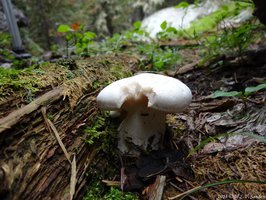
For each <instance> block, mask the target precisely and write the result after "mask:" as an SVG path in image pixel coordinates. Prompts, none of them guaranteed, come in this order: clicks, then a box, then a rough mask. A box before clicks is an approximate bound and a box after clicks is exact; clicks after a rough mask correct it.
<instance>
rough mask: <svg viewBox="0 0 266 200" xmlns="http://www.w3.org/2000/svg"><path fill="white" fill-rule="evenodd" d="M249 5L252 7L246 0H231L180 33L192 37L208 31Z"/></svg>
mask: <svg viewBox="0 0 266 200" xmlns="http://www.w3.org/2000/svg"><path fill="white" fill-rule="evenodd" d="M249 7H250V8H251V7H252V4H250V3H246V2H231V3H230V4H228V5H224V6H222V7H221V8H219V9H218V10H216V11H215V12H213V13H211V14H210V15H208V16H205V17H202V18H200V19H198V20H196V21H194V22H192V23H191V25H190V27H189V28H188V29H185V30H181V31H179V32H178V34H179V35H182V36H189V37H192V36H195V35H196V36H197V35H199V34H202V33H204V32H206V31H211V30H212V29H213V28H215V27H216V26H217V24H218V23H220V22H221V21H222V20H224V19H225V18H228V17H233V16H236V15H238V14H239V13H240V11H242V10H244V9H246V8H249Z"/></svg>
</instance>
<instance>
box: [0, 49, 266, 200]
mask: <svg viewBox="0 0 266 200" xmlns="http://www.w3.org/2000/svg"><path fill="white" fill-rule="evenodd" d="M180 53H181V54H183V55H184V60H185V61H186V62H185V63H184V65H183V66H182V67H181V68H178V69H177V70H176V71H175V70H174V71H167V72H158V73H164V74H167V75H169V76H172V77H174V78H178V79H180V80H182V81H183V82H184V83H185V84H186V85H188V86H189V88H190V89H191V91H192V94H193V100H192V103H191V104H190V106H189V108H188V109H187V110H186V111H185V112H183V113H178V114H169V115H168V116H167V127H168V128H167V132H166V135H165V141H164V148H163V150H162V151H161V152H158V151H157V152H152V153H151V154H150V155H149V156H146V157H145V156H144V157H141V158H140V160H141V159H145V160H148V161H150V163H149V164H148V166H147V165H145V164H144V165H143V164H139V163H140V162H138V161H137V162H136V163H135V162H133V161H132V160H130V159H128V158H121V160H122V161H121V162H120V156H119V153H118V151H117V150H113V149H114V148H113V147H112V148H111V146H112V145H114V144H111V145H109V147H108V151H106V149H105V151H102V150H103V149H100V151H98V149H99V146H102V145H103V143H104V139H102V135H104V134H102V132H101V133H100V134H99V135H97V134H98V132H100V131H102V129H104V130H105V128H103V127H102V125H101V124H100V128H99V127H98V128H97V127H96V126H95V127H96V128H95V129H93V128H91V129H90V130H89V131H90V132H89V133H91V134H96V135H95V136H94V135H93V136H88V132H87V133H85V132H84V127H86V126H87V125H91V127H93V124H94V123H95V122H96V119H101V118H97V115H98V114H97V113H98V112H100V111H99V109H98V108H97V106H96V102H95V96H96V95H97V93H98V92H99V90H100V88H102V87H103V86H104V85H106V84H107V83H110V82H112V81H114V80H115V79H118V78H123V77H125V76H129V75H130V73H131V72H130V71H133V72H139V71H140V69H138V64H139V61H138V58H137V57H135V56H126V55H119V54H116V55H113V56H102V57H101V56H98V57H91V58H89V59H88V60H86V59H84V60H82V61H74V62H70V63H68V62H66V63H63V64H62V63H59V64H58V63H56V64H54V63H53V64H46V65H43V66H42V67H41V68H38V69H34V70H35V71H34V73H33V74H31V73H29V74H27V73H26V72H23V73H26V74H23V73H22V74H21V75H17V74H13V75H12V77H11V80H12V79H13V80H14V77H16V78H18V79H17V80H18V81H17V82H12V81H11V82H12V84H13V85H8V84H11V82H8V81H7V82H6V83H7V84H6V85H4V84H3V85H0V86H1V87H0V89H2V93H1V95H0V97H1V98H0V100H1V101H0V106H1V107H0V117H1V119H0V122H1V123H2V122H4V123H3V124H1V123H0V125H5V126H2V127H1V126H0V128H2V130H1V129H0V130H1V132H2V133H3V134H2V135H1V137H0V144H1V145H0V158H1V160H2V161H3V162H6V163H12V162H13V161H14V163H15V164H14V163H12V165H10V168H12V167H13V168H14V169H15V167H14V166H15V165H17V163H19V162H20V161H21V160H22V157H21V155H24V156H25V159H28V160H30V163H31V164H32V163H34V164H35V162H37V161H39V160H38V156H37V157H36V156H34V155H39V153H41V154H42V155H44V156H42V159H43V160H40V163H41V164H40V165H41V166H42V167H45V166H52V165H54V166H53V168H51V169H50V168H49V170H48V172H47V173H48V174H49V173H51V174H53V170H54V168H57V167H58V166H57V164H56V163H57V162H58V158H60V162H62V163H63V162H67V160H66V159H65V156H64V155H63V153H62V151H61V150H60V146H61V145H58V144H57V142H56V140H54V139H53V138H51V137H50V134H51V127H53V126H51V127H50V128H49V126H50V125H49V123H48V125H49V126H48V125H47V120H50V121H53V123H54V124H55V127H56V128H57V129H58V130H59V135H60V137H62V141H63V143H65V144H66V149H67V150H68V151H69V154H70V155H71V156H69V157H72V156H73V155H76V156H77V160H78V161H77V166H78V167H77V177H76V178H77V180H78V181H77V183H78V186H77V188H79V189H80V190H78V189H77V193H78V192H80V194H84V188H85V187H87V188H90V187H91V186H92V182H91V177H94V175H95V174H96V173H98V176H97V178H99V177H100V178H101V180H104V181H105V182H106V181H107V183H108V184H111V185H112V184H114V185H116V186H117V185H120V187H122V188H124V189H126V190H134V191H135V190H137V191H138V192H139V193H138V194H139V197H140V198H142V199H149V200H152V199H155V198H153V195H155V196H157V197H158V196H160V195H162V190H163V191H164V193H163V199H180V198H182V197H185V196H186V195H188V197H187V198H188V199H193V200H194V199H265V198H266V183H265V180H266V173H265V166H266V145H265V143H266V142H265V137H266V106H265V98H266V93H265V87H264V88H262V89H260V88H257V89H254V88H253V89H251V92H248V91H247V88H250V87H255V86H257V85H261V84H264V83H265V74H266V60H265V58H264V55H265V50H264V49H257V50H256V51H254V50H253V51H250V52H247V53H246V54H245V55H242V56H241V57H230V58H229V57H226V56H224V57H223V56H221V57H219V58H218V60H215V62H213V63H210V64H208V65H207V66H205V67H199V65H198V62H199V61H198V60H199V56H198V54H197V52H195V51H193V50H191V49H188V50H187V51H186V50H183V51H181V52H180ZM80 63H82V64H80ZM221 63H222V64H221ZM117 66H120V67H122V68H120V67H118V68H117ZM127 73H128V74H127ZM109 75H110V77H109ZM107 77H108V78H107ZM19 84H22V85H23V84H24V86H26V87H28V88H26V90H25V88H24V89H23V88H16V87H20V85H19ZM8 87H10V88H8ZM34 87H37V88H38V87H40V88H42V89H41V90H39V91H38V92H36V91H35V92H34ZM14 88H15V89H14ZM56 88H59V89H60V91H59V92H60V93H59V95H60V96H58V97H57V96H54V97H53V98H54V99H53V101H52V102H48V101H47V100H45V101H44V102H42V104H41V105H37V107H36V108H35V110H34V112H33V113H28V112H27V113H24V116H23V117H21V118H22V119H21V121H19V120H18V121H16V123H17V124H16V123H15V125H16V126H14V123H13V124H12V125H10V124H9V121H8V120H5V119H7V118H6V117H8V116H9V114H10V113H11V114H12V112H13V111H14V112H16V110H17V109H18V108H23V107H24V106H25V105H27V104H31V103H32V102H35V101H34V100H36V99H37V97H40V96H41V95H43V94H46V93H47V91H50V90H53V91H54V90H55V89H56ZM263 89H264V90H263ZM61 90H62V91H61ZM220 90H223V91H231V92H232V91H234V93H221V92H218V93H217V91H220ZM19 91H20V92H21V93H19ZM25 91H27V92H26V93H25ZM4 92H5V93H4ZM214 94H216V97H214ZM219 95H220V97H219ZM7 96H9V97H8V98H6V97H7ZM59 97H60V98H61V97H63V98H61V100H58V99H59ZM48 100H49V99H48ZM44 104H45V105H44ZM38 106H42V107H47V110H48V111H47V116H46V113H45V112H46V111H45V112H44V110H43V109H39V107H38ZM31 112H32V111H31ZM45 116H46V117H45ZM13 118H16V116H13ZM1 120H2V121H1ZM33 121H34V123H33ZM116 124H117V122H116ZM6 125H8V126H6ZM94 125H95V124H94ZM96 125H97V126H98V125H99V124H96ZM109 125H110V124H109ZM117 125H118V124H117ZM13 126H14V127H13ZM47 126H48V128H47ZM10 127H12V129H11V130H9V128H10ZM21 127H23V128H21ZM87 128H88V127H87ZM46 129H47V130H46ZM81 129H82V130H81ZM60 130H62V132H60ZM92 131H94V132H92ZM24 136H25V138H23V137H24ZM105 136H106V135H105ZM86 137H92V140H89V142H88V139H87V140H86V139H85V138H86ZM93 137H95V138H93ZM14 138H16V139H17V140H16V141H13V139H14ZM77 138H79V139H77ZM80 138H82V139H80ZM81 140H84V141H85V140H86V144H85V142H84V143H83V141H81ZM94 140H95V141H94ZM32 141H34V144H32ZM75 142H76V143H75ZM76 144H78V145H79V147H80V148H78V147H77V146H75V145H76ZM22 145H23V146H22ZM31 145H33V146H36V148H35V147H34V148H32V146H31ZM86 145H88V146H86ZM14 147H15V148H17V149H18V148H22V147H23V148H22V150H21V151H24V150H25V152H30V154H31V155H32V156H26V154H23V153H17V152H15V151H14ZM29 147H30V149H27V148H29ZM37 147H38V148H37ZM61 148H62V147H61ZM93 148H94V149H97V153H95V152H94V151H92V152H94V153H92V152H91V151H90V150H91V149H93ZM101 148H102V147H101ZM104 148H106V147H104ZM32 149H34V151H33V150H32ZM40 149H42V151H43V152H38V151H40ZM49 149H50V150H49ZM88 149H89V150H88ZM88 151H89V153H91V155H93V157H89V156H88ZM64 153H65V152H64ZM79 153H80V154H79ZM96 154H97V155H98V156H96ZM55 155H56V156H55ZM79 155H81V156H84V158H81V157H79V158H78V156H79ZM45 156H46V157H45ZM86 156H87V157H86ZM23 159H24V157H23ZM71 160H72V159H71ZM88 160H89V161H88ZM91 160H95V161H94V162H92V161H91ZM26 161H27V160H26ZM26 161H25V160H24V161H23V162H22V164H21V165H17V166H20V167H21V169H20V170H21V171H22V170H25V169H26V168H27V167H29V164H28V163H29V162H28V163H27V162H26ZM87 161H88V163H87ZM142 161H143V160H142ZM72 162H73V161H72ZM91 163H93V164H91ZM117 163H118V164H119V167H116V168H115V169H110V168H113V166H114V164H117ZM132 163H133V164H132ZM59 164H60V163H59ZM64 164H65V163H64ZM72 164H73V163H72ZM62 165H63V164H60V166H62ZM1 166H2V165H1ZM1 166H0V167H1ZM3 166H4V165H3ZM81 166H82V167H81ZM120 168H121V171H120ZM34 169H35V168H34ZM38 169H39V168H38ZM38 169H36V170H37V171H34V173H35V174H30V175H31V176H32V177H30V175H27V173H28V172H24V173H22V174H23V176H22V175H21V174H19V172H18V174H17V179H15V178H14V177H15V175H14V177H13V178H14V181H17V183H20V182H23V177H24V179H25V180H27V183H30V182H31V183H33V182H34V184H36V185H37V186H39V187H40V188H41V189H42V190H41V189H40V190H38V188H37V189H36V191H35V190H34V189H32V191H34V192H36V194H34V193H33V192H30V191H29V194H27V193H25V191H24V190H20V192H21V193H20V194H24V195H25V197H30V196H31V194H34V195H36V196H34V197H38V198H40V199H41V197H42V195H43V194H41V191H45V189H46V190H50V189H49V187H48V186H49V184H48V183H47V184H42V185H41V184H40V182H41V181H44V182H45V181H46V176H47V177H49V175H44V171H41V170H40V171H38ZM68 169H69V168H68ZM132 169H133V170H132ZM78 170H80V171H78ZM17 171H19V170H17ZM26 171H27V170H26ZM110 172H111V173H110ZM32 173H33V172H32ZM38 173H40V174H41V176H37V175H36V174H38ZM67 173H69V171H65V172H64V173H63V175H62V174H61V177H63V178H62V180H61V179H60V180H57V181H53V182H54V183H57V184H59V185H60V183H62V182H63V183H64V184H65V185H64V187H63V189H64V191H65V190H67V189H68V185H67V180H68V179H64V178H65V177H64V176H65V174H67ZM85 173H87V177H88V178H87V179H89V180H87V182H88V185H87V186H85V182H84V181H83V180H85V179H86V178H84V177H85V175H84V174H85ZM100 173H102V175H100V176H99V174H100ZM107 173H109V174H108V175H107ZM58 174H59V175H60V172H58ZM103 174H105V175H106V176H105V175H103ZM56 176H57V174H56ZM56 176H55V175H54V176H53V177H56ZM131 176H134V178H133V179H131V178H130V177H131ZM135 176H136V177H137V179H136V178H135ZM37 177H38V178H40V181H38V179H37ZM43 177H44V178H43ZM80 177H81V178H82V181H80V179H79V178H80ZM0 178H1V177H0ZM48 179H49V178H47V180H48ZM63 179H64V180H63ZM124 179H126V180H124ZM155 179H156V180H157V181H155V182H154V180H155ZM18 180H19V181H18ZM25 180H24V182H25ZM33 180H34V181H33ZM123 180H124V181H123ZM12 181H13V180H12ZM35 182H36V183H35ZM50 184H51V187H50V188H53V189H55V190H54V191H51V193H49V195H50V194H51V195H54V193H55V191H56V187H57V186H56V185H53V183H52V182H51V183H50ZM13 185H14V184H13ZM18 185H19V184H18ZM18 185H15V186H14V187H13V186H12V187H13V189H14V188H16V187H18ZM52 186H53V187H52ZM32 187H33V185H32ZM43 187H47V188H45V189H44V188H43ZM104 187H105V186H104ZM25 188H27V187H26V186H25ZM25 188H24V189H25ZM66 188H67V189H66ZM144 188H145V189H144ZM105 189H106V187H105ZM25 190H26V191H27V189H25ZM51 190H52V189H51ZM14 191H15V190H14ZM14 191H13V192H14ZM1 192H3V191H1V190H0V194H1ZM4 192H6V191H4ZM39 192H40V194H39ZM26 194H27V195H29V196H26ZM80 194H79V195H78V196H79V198H80V197H81V195H80ZM76 197H77V196H76ZM38 198H35V199H38ZM80 199H81V198H80ZM84 199H89V198H86V197H85V198H84Z"/></svg>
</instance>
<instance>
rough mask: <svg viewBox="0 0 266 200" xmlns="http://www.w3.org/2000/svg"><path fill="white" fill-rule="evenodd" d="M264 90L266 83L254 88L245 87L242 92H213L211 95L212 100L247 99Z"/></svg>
mask: <svg viewBox="0 0 266 200" xmlns="http://www.w3.org/2000/svg"><path fill="white" fill-rule="evenodd" d="M263 89H266V83H262V84H259V85H257V86H254V87H246V88H245V90H244V91H230V92H225V91H220V90H218V91H215V92H214V93H213V94H212V98H218V97H247V96H250V95H252V94H254V93H256V92H258V91H260V90H263Z"/></svg>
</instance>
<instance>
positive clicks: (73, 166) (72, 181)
mask: <svg viewBox="0 0 266 200" xmlns="http://www.w3.org/2000/svg"><path fill="white" fill-rule="evenodd" d="M76 183H77V163H76V155H74V157H73V160H72V163H71V178H70V200H72V199H73V197H74V194H75V188H76Z"/></svg>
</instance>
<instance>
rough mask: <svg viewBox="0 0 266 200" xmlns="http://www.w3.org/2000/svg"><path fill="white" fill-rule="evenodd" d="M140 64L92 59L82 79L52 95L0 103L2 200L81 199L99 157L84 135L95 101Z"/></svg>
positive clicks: (65, 84)
mask: <svg viewBox="0 0 266 200" xmlns="http://www.w3.org/2000/svg"><path fill="white" fill-rule="evenodd" d="M136 63H137V59H135V58H132V57H129V56H116V57H102V58H91V59H90V60H87V61H82V62H80V63H78V69H77V70H75V71H76V72H78V71H82V73H76V72H73V73H74V74H75V75H76V76H75V77H74V78H73V79H71V80H64V81H62V82H60V83H58V86H57V87H55V88H53V89H50V91H47V88H49V85H47V86H45V87H44V88H43V92H39V93H42V94H41V95H38V96H37V97H36V98H35V99H34V100H33V101H32V102H31V103H29V104H27V105H23V101H22V100H21V99H23V98H21V96H19V95H16V94H17V93H14V96H9V97H7V98H0V183H1V186H0V199H8V200H15V199H19V200H22V199H32V200H33V199H34V200H38V199H40V200H45V199H53V200H56V199H60V200H61V199H81V197H82V196H83V195H84V192H85V189H86V171H87V168H88V167H89V166H90V163H91V162H92V161H93V159H94V157H95V156H96V155H97V150H96V148H94V146H89V145H88V144H86V143H85V142H84V140H85V138H86V133H85V132H84V131H83V130H84V127H85V126H89V125H90V123H92V122H93V118H94V117H95V116H96V115H97V112H98V109H97V105H96V102H95V97H96V95H97V93H98V91H99V90H100V89H101V87H102V85H103V84H105V83H106V82H107V81H108V82H110V81H114V80H115V79H117V78H122V77H123V76H125V74H127V73H126V72H129V71H130V67H129V66H130V65H132V64H136ZM46 73H50V72H49V71H48V70H47V71H46V72H45V73H44V74H46ZM78 74H80V75H78ZM43 76H44V75H43ZM44 78H45V77H44ZM96 82H97V83H98V84H97V85H96V84H94V83H96ZM98 85H100V86H98ZM96 86H98V87H96ZM44 91H46V92H44ZM0 97H1V96H0ZM2 99H5V101H6V102H8V99H9V102H10V99H12V102H16V103H8V104H7V103H5V102H3V101H2V102H1V100H2ZM13 104H14V106H12V105H13Z"/></svg>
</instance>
